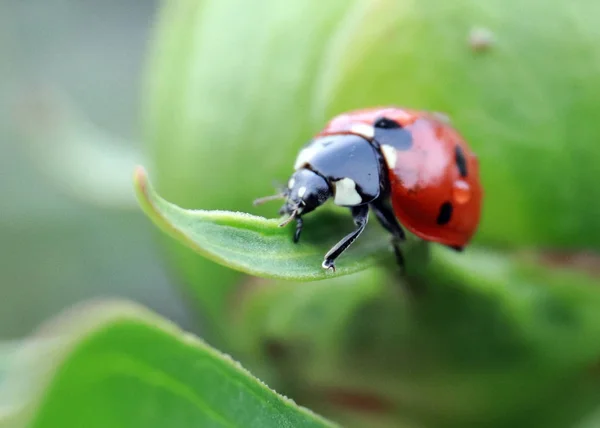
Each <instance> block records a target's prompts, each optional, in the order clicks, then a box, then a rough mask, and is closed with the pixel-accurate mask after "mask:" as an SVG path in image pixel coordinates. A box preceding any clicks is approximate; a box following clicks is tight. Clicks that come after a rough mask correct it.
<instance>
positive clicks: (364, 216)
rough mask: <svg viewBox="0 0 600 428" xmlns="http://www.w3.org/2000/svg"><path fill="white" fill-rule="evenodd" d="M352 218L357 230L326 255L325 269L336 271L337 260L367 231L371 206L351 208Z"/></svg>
mask: <svg viewBox="0 0 600 428" xmlns="http://www.w3.org/2000/svg"><path fill="white" fill-rule="evenodd" d="M350 211H351V212H352V217H353V218H354V224H355V225H356V226H358V227H357V229H356V230H355V231H354V232H352V233H349V234H348V235H346V236H345V237H344V238H343V239H342V240H341V241H340V242H338V243H337V244H335V245H334V246H333V248H331V250H329V251H328V252H327V254H325V260H323V264H322V265H321V266H323V268H324V269H331V270H333V271H335V259H337V258H338V257H339V256H340V255H341V254H342V253H343V252H344V251H345V250H346V249H347V248H348V247H349V246H350V245H352V243H353V242H354V241H355V240H356V238H358V236H359V235H360V234H361V233H362V231H363V230H365V227H366V226H367V221H368V220H369V206H368V205H359V206H357V207H352V208H350Z"/></svg>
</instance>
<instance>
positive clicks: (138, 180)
mask: <svg viewBox="0 0 600 428" xmlns="http://www.w3.org/2000/svg"><path fill="white" fill-rule="evenodd" d="M133 182H134V184H135V187H136V189H138V190H140V191H142V192H143V193H146V187H147V184H148V173H147V172H146V169H145V168H144V167H143V166H142V165H138V166H136V167H135V170H134V171H133Z"/></svg>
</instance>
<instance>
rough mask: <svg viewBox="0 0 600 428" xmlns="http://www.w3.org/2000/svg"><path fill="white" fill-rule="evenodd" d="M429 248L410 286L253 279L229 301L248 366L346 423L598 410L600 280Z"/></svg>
mask: <svg viewBox="0 0 600 428" xmlns="http://www.w3.org/2000/svg"><path fill="white" fill-rule="evenodd" d="M430 250H431V254H430V257H431V263H427V264H425V263H423V264H421V263H419V260H420V259H419V258H417V259H413V260H412V263H411V265H412V269H411V272H412V273H411V274H410V275H409V280H410V281H411V286H412V288H406V286H405V284H403V283H399V281H398V278H397V277H396V276H394V275H390V273H388V272H386V271H385V270H377V271H375V272H361V273H358V274H355V275H351V276H348V277H343V278H336V279H333V280H331V281H325V282H320V283H306V284H294V283H288V282H285V283H278V284H272V283H268V284H267V283H262V282H256V281H252V282H249V283H248V284H247V286H246V287H245V288H244V289H243V290H240V293H239V294H238V295H237V299H236V300H234V303H233V305H232V306H231V307H230V311H229V312H228V313H229V315H230V317H231V319H232V320H233V328H234V329H235V334H236V336H235V338H236V340H237V343H238V344H239V345H240V348H241V350H240V352H241V353H243V354H247V355H248V357H247V362H246V364H251V365H250V366H251V367H252V369H253V370H254V371H255V372H258V370H259V367H263V370H265V372H266V373H268V374H261V376H262V377H263V378H265V379H269V382H270V383H274V380H271V379H270V378H271V377H272V378H273V379H277V380H278V382H279V383H277V389H278V390H280V391H283V392H285V393H287V394H289V395H292V396H294V397H295V398H296V399H297V400H298V401H300V402H301V403H303V404H305V405H307V406H308V407H310V408H312V409H313V410H316V411H318V412H320V413H322V414H327V415H330V417H333V416H332V415H340V416H339V418H338V419H337V420H339V422H340V423H342V424H344V425H345V426H346V425H348V426H380V425H375V421H378V423H383V421H387V425H381V426H390V427H392V426H398V424H400V423H401V422H402V423H408V422H411V423H413V424H414V426H417V427H436V428H438V427H465V426H489V427H506V426H511V427H531V426H543V427H549V428H550V427H551V428H554V427H560V428H563V427H571V426H574V425H575V423H576V422H578V421H579V420H581V419H582V418H583V417H585V416H588V415H590V414H591V412H593V411H594V410H595V409H597V408H598V407H600V370H599V369H598V367H599V364H600V363H599V362H600V312H599V311H598V308H599V307H600V289H599V288H598V279H597V278H594V277H590V276H588V275H587V274H584V273H581V272H577V271H571V270H563V269H548V268H547V267H544V266H540V265H538V264H536V263H533V262H532V261H530V260H527V261H525V260H521V259H520V258H519V257H509V256H506V255H502V254H497V253H494V252H486V251H485V250H482V249H480V248H473V249H472V251H471V250H468V251H467V252H465V253H463V254H456V253H454V252H453V251H451V250H446V249H443V248H441V247H439V246H432V247H431V248H430ZM250 361H253V363H250ZM265 361H266V363H265ZM265 365H268V366H267V367H268V368H265ZM342 415H343V416H342ZM357 418H360V420H361V423H360V424H359V423H356V421H357ZM353 421H354V422H353ZM354 423H356V425H354ZM409 426H411V425H410V424H409Z"/></svg>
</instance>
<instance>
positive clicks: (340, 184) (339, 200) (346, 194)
mask: <svg viewBox="0 0 600 428" xmlns="http://www.w3.org/2000/svg"><path fill="white" fill-rule="evenodd" d="M333 202H334V203H335V204H336V205H341V206H354V205H358V204H360V203H361V202H362V198H361V197H360V195H359V194H358V192H357V191H356V183H355V182H354V181H353V180H352V179H350V178H342V179H341V180H338V181H336V182H335V198H334V199H333Z"/></svg>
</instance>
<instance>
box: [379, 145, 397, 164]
mask: <svg viewBox="0 0 600 428" xmlns="http://www.w3.org/2000/svg"><path fill="white" fill-rule="evenodd" d="M381 152H382V153H383V158H384V159H385V163H387V166H388V168H390V169H394V168H396V159H397V153H396V149H395V148H394V147H392V146H388V145H387V144H382V145H381Z"/></svg>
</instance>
